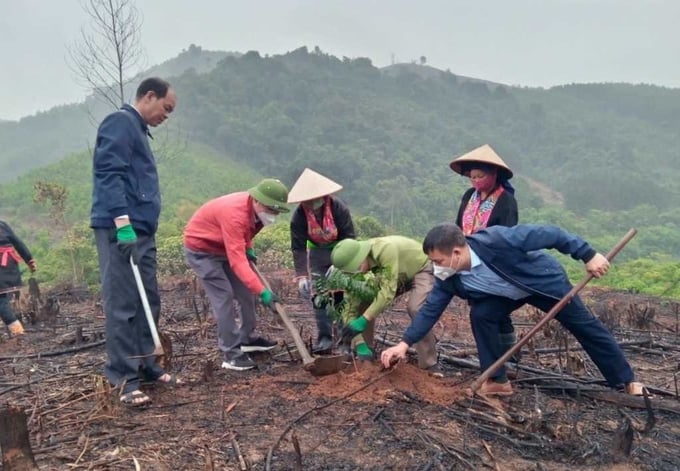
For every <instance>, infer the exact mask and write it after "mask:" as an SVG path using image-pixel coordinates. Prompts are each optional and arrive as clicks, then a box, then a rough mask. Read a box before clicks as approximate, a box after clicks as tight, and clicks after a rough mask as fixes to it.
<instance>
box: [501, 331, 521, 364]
mask: <svg viewBox="0 0 680 471" xmlns="http://www.w3.org/2000/svg"><path fill="white" fill-rule="evenodd" d="M498 343H500V345H501V353H505V352H507V351H508V350H510V348H512V346H513V345H515V344H516V343H517V334H516V333H515V331H514V330H513V331H512V332H505V333H503V332H501V333H500V334H498ZM519 358H520V352H517V353H515V354H514V355H513V356H511V357H510V361H512V362H515V363H517V362H519Z"/></svg>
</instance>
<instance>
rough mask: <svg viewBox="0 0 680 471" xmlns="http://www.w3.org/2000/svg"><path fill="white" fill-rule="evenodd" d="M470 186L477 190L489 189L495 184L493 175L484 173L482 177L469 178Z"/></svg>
mask: <svg viewBox="0 0 680 471" xmlns="http://www.w3.org/2000/svg"><path fill="white" fill-rule="evenodd" d="M470 181H471V182H472V187H473V188H474V189H475V190H477V191H491V190H492V189H493V187H494V185H495V184H496V179H495V178H494V176H493V175H484V176H483V177H482V178H476V179H474V180H472V179H471V180H470Z"/></svg>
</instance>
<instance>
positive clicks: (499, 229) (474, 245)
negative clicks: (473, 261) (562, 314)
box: [403, 224, 596, 345]
mask: <svg viewBox="0 0 680 471" xmlns="http://www.w3.org/2000/svg"><path fill="white" fill-rule="evenodd" d="M466 239H467V243H468V245H469V246H470V248H471V249H472V250H474V252H475V253H476V254H477V255H478V256H479V258H480V259H481V260H482V261H483V262H484V263H485V264H486V265H487V266H488V267H489V268H490V269H491V270H493V271H494V272H495V273H496V274H497V275H498V276H500V277H501V278H503V279H504V280H506V281H508V282H509V283H512V284H513V285H515V286H517V287H518V288H521V289H523V290H524V291H526V292H528V293H531V294H532V295H537V296H543V297H548V298H552V299H555V300H559V299H561V298H562V297H563V296H564V295H565V294H567V293H568V292H569V290H571V288H572V285H571V283H569V279H568V278H567V274H566V272H565V271H564V268H562V265H561V264H560V263H559V262H558V261H557V259H556V258H555V257H553V256H552V255H550V254H548V253H547V252H544V251H543V250H541V249H555V250H558V251H559V252H561V253H563V254H568V255H571V256H572V258H574V259H576V260H582V261H583V262H585V263H587V262H588V261H590V259H591V258H593V257H594V256H595V254H596V251H595V250H594V249H593V248H592V247H590V245H588V243H587V242H586V241H585V240H583V239H581V238H580V237H578V236H576V235H574V234H570V233H568V232H566V231H564V230H562V229H560V228H559V227H555V226H538V225H529V224H525V225H518V226H513V227H505V226H492V227H488V228H486V229H483V230H480V231H478V232H476V233H474V234H472V235H470V236H468V237H466ZM454 296H458V297H461V298H474V297H479V296H482V297H483V296H485V295H484V294H482V293H474V294H471V293H467V292H464V288H462V283H461V282H460V280H459V277H458V275H454V276H452V277H450V278H448V279H446V280H443V281H442V280H440V279H436V280H435V284H434V287H433V288H432V291H431V292H430V294H429V296H428V297H427V301H426V302H425V304H423V306H422V307H421V308H420V310H419V311H418V312H417V313H416V314H415V316H413V321H412V322H411V325H410V326H409V327H408V329H406V332H405V333H404V337H403V340H404V341H405V342H406V343H408V344H409V345H412V344H414V343H416V342H418V341H419V340H421V339H422V338H423V337H425V335H426V334H427V333H428V332H429V331H430V329H432V327H433V326H434V324H435V323H436V322H437V320H439V317H440V316H441V315H442V313H443V312H444V309H446V306H448V304H449V302H450V301H451V298H453V297H454Z"/></svg>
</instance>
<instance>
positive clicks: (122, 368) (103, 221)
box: [90, 78, 177, 406]
mask: <svg viewBox="0 0 680 471" xmlns="http://www.w3.org/2000/svg"><path fill="white" fill-rule="evenodd" d="M176 101H177V98H176V96H175V92H174V91H173V89H172V88H171V87H170V84H168V83H167V82H166V81H164V80H161V79H159V78H148V79H146V80H144V81H143V82H142V83H141V84H140V85H139V87H138V89H137V94H136V97H135V104H134V106H131V105H127V104H126V105H123V107H122V108H121V109H120V110H118V111H116V112H114V113H111V114H110V115H108V116H107V117H106V118H104V121H102V123H101V125H100V126H99V129H98V131H97V141H96V144H95V150H94V159H93V180H94V187H93V190H92V210H91V214H90V226H91V227H92V228H93V229H94V235H95V240H96V243H97V253H98V256H99V270H100V276H101V282H102V296H103V299H104V312H105V314H106V353H107V356H108V361H107V363H106V366H105V368H104V371H105V374H106V376H107V378H108V379H109V381H110V382H111V383H112V384H114V385H115V386H117V387H120V388H121V397H120V400H121V402H123V403H124V404H128V405H135V406H137V405H143V404H147V403H149V402H150V401H151V399H150V398H149V396H147V395H146V394H144V393H143V392H142V391H140V389H139V387H140V382H141V381H142V380H150V381H160V382H163V383H175V382H176V378H174V377H172V376H170V375H169V374H168V373H164V372H163V371H162V369H161V368H160V367H159V366H158V365H156V364H155V362H154V360H155V358H154V357H153V356H150V355H149V354H150V353H151V352H153V350H154V345H153V340H152V338H151V332H150V330H149V325H148V323H147V321H146V318H145V316H144V309H143V306H142V303H141V300H140V297H139V292H138V291H137V285H136V283H135V278H134V276H133V273H132V268H131V260H133V261H134V262H135V263H136V264H137V265H138V267H139V271H140V273H141V277H142V281H143V284H144V288H145V291H146V295H147V297H148V300H149V305H150V307H151V311H152V315H153V317H154V319H156V321H157V320H158V315H159V313H160V296H159V294H158V285H157V280H156V242H155V233H156V229H157V227H158V216H159V214H160V210H161V195H160V188H159V184H158V172H157V170H156V160H155V158H154V156H153V153H152V152H151V147H150V146H149V141H148V138H149V137H151V134H150V132H149V126H152V127H154V126H158V125H159V124H161V123H162V122H163V121H165V120H166V119H167V118H168V116H169V115H170V113H172V112H173V110H174V109H175V104H176Z"/></svg>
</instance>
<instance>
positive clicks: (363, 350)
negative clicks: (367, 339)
mask: <svg viewBox="0 0 680 471" xmlns="http://www.w3.org/2000/svg"><path fill="white" fill-rule="evenodd" d="M357 357H358V358H359V359H361V360H372V359H373V350H371V349H370V348H368V345H366V344H365V343H360V344H359V345H357Z"/></svg>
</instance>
